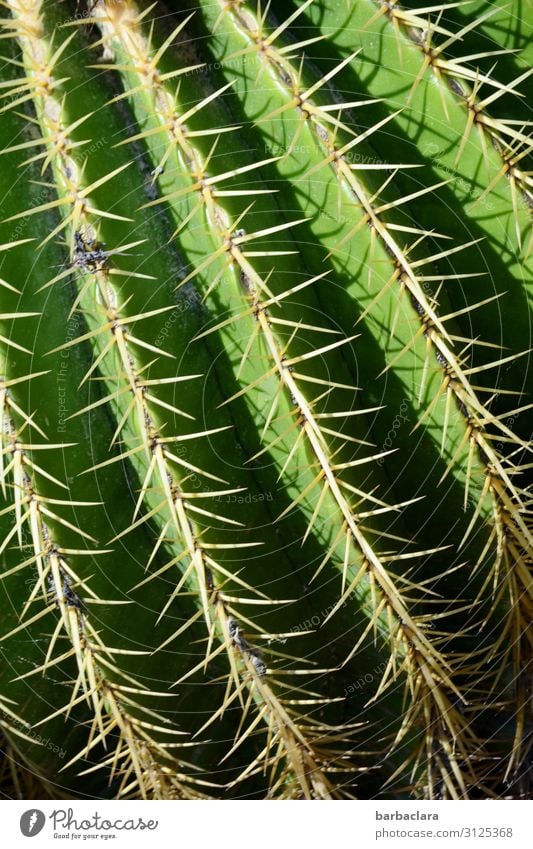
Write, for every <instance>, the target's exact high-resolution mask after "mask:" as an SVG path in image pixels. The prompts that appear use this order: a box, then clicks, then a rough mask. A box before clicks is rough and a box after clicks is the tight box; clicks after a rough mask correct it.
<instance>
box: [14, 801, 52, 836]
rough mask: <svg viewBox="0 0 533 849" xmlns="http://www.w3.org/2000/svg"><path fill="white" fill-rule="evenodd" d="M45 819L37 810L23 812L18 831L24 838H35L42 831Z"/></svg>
mask: <svg viewBox="0 0 533 849" xmlns="http://www.w3.org/2000/svg"><path fill="white" fill-rule="evenodd" d="M45 822H46V817H45V815H44V814H43V812H42V811H40V810H39V809H38V808H31V809H30V810H29V811H24V813H23V814H22V816H21V818H20V830H21V832H22V833H23V835H24V837H35V836H36V835H37V834H39V832H40V831H42V829H43V826H44V824H45Z"/></svg>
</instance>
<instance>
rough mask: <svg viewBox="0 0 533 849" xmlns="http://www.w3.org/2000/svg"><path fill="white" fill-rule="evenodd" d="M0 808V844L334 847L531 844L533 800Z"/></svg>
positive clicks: (35, 847) (518, 847)
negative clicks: (0, 829)
mask: <svg viewBox="0 0 533 849" xmlns="http://www.w3.org/2000/svg"><path fill="white" fill-rule="evenodd" d="M202 807H203V808H204V810H202ZM1 813H2V832H1V835H0V845H1V846H2V849H3V847H5V849H14V847H26V849H29V847H31V849H48V847H56V849H57V847H60V846H65V845H66V846H68V847H71V846H72V845H73V844H77V845H79V846H82V845H84V846H88V845H91V846H98V847H103V846H111V847H116V849H126V847H130V846H131V847H145V849H147V847H149V846H150V847H157V849H167V847H182V846H183V847H187V849H189V847H191V849H193V847H194V849H196V848H197V847H198V849H208V847H209V849H211V847H213V849H278V847H279V849H288V847H289V846H292V847H293V849H307V847H309V849H314V847H317V849H318V847H320V849H336V844H337V845H338V849H367V847H371V846H375V847H376V849H380V848H381V847H383V849H392V847H409V849H430V847H434V849H437V847H442V848H443V849H444V847H449V849H452V847H453V849H474V847H481V846H486V847H495V849H532V847H533V834H532V832H533V827H532V825H531V820H532V819H533V802H528V801H525V802H517V801H479V802H477V801H473V802H372V801H369V802H365V801H354V802H321V803H316V804H314V803H313V802H246V801H234V802H226V801H213V802H181V801H177V802H143V801H139V802H109V801H99V800H96V801H68V802H63V801H53V802H50V801H47V800H44V801H32V802H24V801H22V802H19V801H16V802H15V801H5V802H4V803H3V805H2V808H1ZM33 841H34V842H33ZM67 841H68V842H67Z"/></svg>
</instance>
